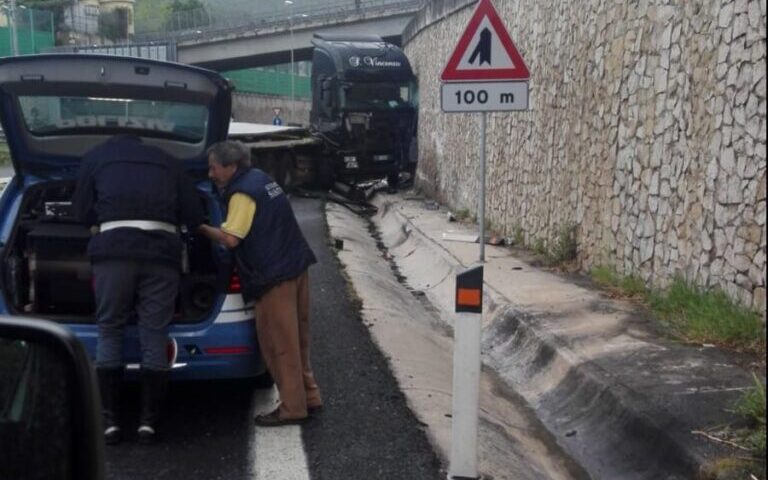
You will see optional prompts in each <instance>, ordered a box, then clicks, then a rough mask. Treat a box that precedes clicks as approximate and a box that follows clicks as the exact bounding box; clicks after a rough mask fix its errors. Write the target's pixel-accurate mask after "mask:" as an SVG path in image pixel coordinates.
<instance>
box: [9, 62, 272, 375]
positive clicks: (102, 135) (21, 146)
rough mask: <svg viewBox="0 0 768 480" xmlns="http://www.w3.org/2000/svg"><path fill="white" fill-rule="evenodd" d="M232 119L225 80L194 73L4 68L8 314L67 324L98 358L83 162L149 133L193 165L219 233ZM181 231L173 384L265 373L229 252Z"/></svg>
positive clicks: (93, 65) (145, 68) (130, 346)
mask: <svg viewBox="0 0 768 480" xmlns="http://www.w3.org/2000/svg"><path fill="white" fill-rule="evenodd" d="M230 110H231V89H230V86H229V84H228V83H227V82H226V80H224V79H223V78H222V77H221V76H219V75H218V74H217V73H215V72H212V71H208V70H204V69H199V68H195V67H191V66H186V65H180V64H173V63H166V62H158V61H152V60H145V59H136V58H129V57H114V56H100V55H72V54H58V55H30V56H22V57H15V58H6V59H0V116H1V120H2V128H3V130H4V131H5V135H6V138H7V142H8V148H9V151H10V154H11V158H12V162H13V168H14V175H13V177H12V178H11V179H10V181H9V182H8V184H7V185H6V186H5V188H4V189H3V190H1V192H2V193H1V194H0V314H2V315H9V316H23V317H32V318H45V319H48V320H53V321H55V322H57V323H59V324H61V325H64V326H66V327H68V328H69V329H71V330H72V331H73V332H74V333H75V334H76V335H77V337H78V338H79V339H80V340H81V341H82V342H83V344H84V345H85V347H86V349H87V351H88V352H89V354H90V355H91V356H92V357H94V356H95V351H96V338H97V329H96V324H95V318H94V299H93V291H92V282H91V270H90V264H89V260H88V258H87V257H86V245H87V242H88V239H89V237H90V235H91V232H90V229H89V226H87V225H82V224H79V223H77V221H76V220H75V219H74V217H73V215H72V203H71V197H72V194H73V191H74V182H75V178H76V176H77V172H78V168H79V163H80V160H81V158H82V156H83V154H84V153H85V152H87V151H88V150H90V149H91V148H92V147H94V146H95V145H97V144H99V143H101V142H103V141H105V140H106V139H107V138H109V137H110V136H112V135H115V134H121V133H132V134H136V135H139V136H140V137H142V139H143V141H144V142H145V143H148V144H151V145H156V146H158V147H160V148H162V149H164V150H165V151H167V152H168V153H170V154H172V155H173V156H175V157H177V158H179V159H181V160H182V161H183V162H184V164H185V166H186V167H187V169H188V171H189V173H190V175H191V176H192V177H193V178H194V179H195V180H196V182H197V185H198V190H199V199H200V202H201V204H202V205H203V206H204V208H205V209H206V211H207V213H208V217H209V221H210V222H211V223H213V224H217V223H218V222H220V221H221V217H222V213H221V210H220V209H219V206H218V204H217V202H216V199H215V197H214V194H213V191H212V187H211V185H210V183H209V181H208V180H207V173H206V172H207V159H206V156H205V151H206V148H207V147H208V146H209V145H211V144H213V143H215V142H218V141H220V140H223V139H225V138H226V136H227V131H228V124H229V119H230ZM181 234H182V235H183V238H184V240H185V244H186V248H185V250H184V255H183V258H182V260H183V261H182V263H183V266H184V267H183V277H182V282H181V287H180V290H179V293H178V299H177V308H176V313H175V317H174V319H173V323H172V326H171V338H172V341H171V342H170V343H169V345H168V356H169V361H170V362H172V365H173V375H172V378H174V379H220V378H221V379H224V378H233V379H234V378H249V377H258V376H260V375H261V374H263V373H264V372H265V367H264V364H263V362H262V360H261V357H260V354H259V350H258V343H257V341H256V334H255V328H254V322H253V310H252V308H249V306H248V305H245V304H244V303H243V300H242V296H241V295H240V290H239V289H240V283H239V280H238V278H237V276H236V274H234V273H233V272H232V270H231V269H230V268H227V265H228V264H229V263H230V262H228V261H227V258H228V257H227V254H226V252H224V251H223V250H222V249H221V247H218V246H216V245H214V244H212V243H211V242H210V241H208V240H207V239H205V238H203V237H201V236H198V235H196V234H195V233H194V232H182V233H181ZM126 333H127V334H126V337H125V349H124V351H125V355H126V362H127V363H128V366H129V370H130V369H131V368H138V362H139V359H140V347H139V343H138V335H137V331H136V328H135V325H133V326H130V327H129V328H128V330H127V332H126Z"/></svg>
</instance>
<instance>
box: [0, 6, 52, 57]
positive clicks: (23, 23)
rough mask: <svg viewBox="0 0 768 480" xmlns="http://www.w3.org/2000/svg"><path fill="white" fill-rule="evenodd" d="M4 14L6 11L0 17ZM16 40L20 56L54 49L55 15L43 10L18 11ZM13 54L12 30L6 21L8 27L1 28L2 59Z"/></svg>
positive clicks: (0, 55) (0, 49)
mask: <svg viewBox="0 0 768 480" xmlns="http://www.w3.org/2000/svg"><path fill="white" fill-rule="evenodd" d="M4 14H5V12H4V11H2V12H0V15H4ZM3 20H7V19H5V18H4V19H3ZM16 39H17V44H18V47H19V55H26V54H30V53H40V52H43V51H45V50H47V49H49V48H51V47H53V46H54V45H55V44H56V34H55V32H54V27H53V14H52V13H51V12H46V11H43V10H32V9H18V10H17V13H16ZM11 54H12V52H11V30H10V28H9V27H8V26H7V21H6V25H5V26H2V27H0V57H8V56H10V55H11Z"/></svg>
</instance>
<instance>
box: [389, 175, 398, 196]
mask: <svg viewBox="0 0 768 480" xmlns="http://www.w3.org/2000/svg"><path fill="white" fill-rule="evenodd" d="M399 184H400V173H398V172H395V173H390V174H389V175H387V185H388V186H389V188H388V189H387V190H388V191H389V192H390V193H394V192H396V191H397V186H398V185H399Z"/></svg>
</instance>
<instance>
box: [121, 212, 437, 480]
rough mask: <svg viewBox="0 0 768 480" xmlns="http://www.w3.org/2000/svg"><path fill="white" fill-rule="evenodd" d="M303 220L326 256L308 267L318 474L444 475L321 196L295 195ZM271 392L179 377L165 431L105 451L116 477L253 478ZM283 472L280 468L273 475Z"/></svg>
mask: <svg viewBox="0 0 768 480" xmlns="http://www.w3.org/2000/svg"><path fill="white" fill-rule="evenodd" d="M293 203H294V208H295V210H296V214H297V217H298V219H299V222H300V224H301V226H302V228H303V230H304V232H305V235H306V236H307V239H308V240H309V242H310V243H311V245H312V248H313V250H314V251H315V254H316V255H317V257H318V261H319V263H318V264H317V265H315V266H314V267H312V268H311V270H310V282H311V296H312V328H313V345H312V348H313V350H312V361H313V367H314V369H315V373H316V376H317V379H318V382H319V384H320V387H321V389H322V391H323V395H324V401H325V407H326V408H325V410H324V412H323V413H322V414H321V416H320V417H319V418H318V419H315V420H313V421H312V422H310V423H309V424H307V425H305V426H304V427H302V439H303V443H304V446H305V451H306V459H307V463H308V466H309V473H310V477H311V478H312V479H313V480H321V479H327V480H331V479H334V480H335V479H371V480H375V479H390V478H403V479H406V478H407V479H409V480H420V479H425V480H426V479H435V480H437V479H442V478H445V474H444V472H441V471H440V465H439V461H438V459H437V457H436V455H435V454H434V452H433V450H432V448H431V446H430V445H429V443H428V441H427V438H426V435H425V433H424V430H423V429H422V426H421V425H420V424H419V423H418V422H417V420H416V419H415V418H414V416H413V414H412V413H411V411H410V410H409V409H408V408H407V406H406V403H405V398H404V396H403V394H402V393H401V392H400V391H399V389H398V386H397V383H396V381H395V379H394V377H393V375H392V373H391V372H390V371H389V368H388V366H387V362H386V359H385V358H384V356H383V355H382V354H381V352H379V350H378V349H377V348H376V346H375V345H374V344H373V342H372V341H371V338H370V336H369V333H368V331H367V329H366V328H365V326H364V325H363V323H362V322H361V319H360V316H359V314H358V310H357V307H356V304H355V301H354V300H353V299H351V298H350V296H349V290H348V288H347V284H346V282H345V280H344V278H343V276H342V273H341V271H340V266H339V264H338V263H337V260H336V258H335V256H334V254H333V252H332V251H331V249H330V246H329V241H328V235H327V226H326V223H325V215H324V212H323V208H322V202H321V201H319V200H315V199H295V200H294V202H293ZM264 395H266V392H265V391H263V390H257V389H254V388H253V386H252V385H249V384H247V383H243V382H207V383H199V382H198V383H180V384H173V385H172V386H171V388H170V392H169V397H168V409H167V412H166V419H165V424H164V426H163V434H164V440H163V442H162V443H160V444H157V445H153V446H140V445H138V444H136V443H135V441H133V440H132V439H129V440H128V441H126V442H124V443H122V444H121V445H119V446H116V447H109V448H108V451H107V459H108V472H109V478H110V479H112V480H118V479H119V480H139V479H141V480H144V479H149V478H152V479H156V480H162V479H173V480H177V479H179V478H198V479H206V480H213V479H228V480H240V479H243V480H245V479H253V478H256V477H255V467H254V464H255V462H256V460H259V461H261V462H264V461H267V462H269V460H270V459H269V458H267V459H265V458H263V457H260V451H259V449H258V448H256V445H257V443H258V442H256V441H255V438H254V436H255V435H258V434H259V432H258V431H257V430H256V429H255V428H254V426H253V423H252V417H253V414H254V405H255V404H257V403H259V401H260V398H261V399H262V400H263V398H262V397H264ZM137 405H138V393H137V392H136V390H135V388H132V389H130V390H129V392H128V396H127V398H126V408H125V409H124V410H125V412H126V414H125V423H126V426H127V427H128V431H133V430H134V428H135V426H134V425H135V423H136V417H137V416H138V413H137V411H136V410H137ZM273 478H276V479H277V477H273Z"/></svg>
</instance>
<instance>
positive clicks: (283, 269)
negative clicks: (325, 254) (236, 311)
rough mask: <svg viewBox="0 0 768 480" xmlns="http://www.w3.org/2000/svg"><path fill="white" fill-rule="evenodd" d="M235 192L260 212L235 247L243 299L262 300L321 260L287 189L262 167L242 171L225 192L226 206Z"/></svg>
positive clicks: (223, 197)
mask: <svg viewBox="0 0 768 480" xmlns="http://www.w3.org/2000/svg"><path fill="white" fill-rule="evenodd" d="M235 193H243V194H245V195H248V196H249V197H251V198H252V199H253V200H254V201H255V202H256V215H255V216H254V218H253V223H252V224H251V229H250V230H249V231H248V234H247V235H246V236H245V238H244V239H243V240H242V241H241V242H240V244H239V245H238V246H237V248H235V251H234V253H235V261H236V264H237V269H238V273H239V274H240V280H241V282H242V292H243V298H244V299H245V300H246V301H250V300H253V299H258V298H260V297H261V296H262V295H264V293H266V292H267V290H269V289H270V288H272V287H274V286H275V285H277V284H278V283H280V282H282V281H284V280H290V279H293V278H296V277H298V276H299V275H301V274H302V273H303V272H304V271H305V270H306V269H307V268H308V267H309V266H310V265H312V264H313V263H317V259H316V258H315V255H314V253H312V250H311V249H310V248H309V244H308V243H307V241H306V240H305V239H304V235H303V234H302V233H301V230H300V229H299V224H298V223H297V222H296V217H295V215H294V214H293V208H291V204H290V202H289V201H288V197H286V196H285V194H284V193H283V190H282V189H281V188H280V186H279V185H278V184H277V182H275V181H274V180H273V179H272V178H270V177H269V176H268V175H267V174H266V173H264V172H262V171H261V170H259V169H255V168H253V169H249V170H239V171H238V172H237V173H236V174H235V176H234V177H233V178H232V180H231V181H230V183H229V185H228V186H227V188H226V189H225V190H224V191H223V192H222V200H223V205H224V208H225V209H226V208H227V207H228V205H229V200H230V198H231V197H232V195H234V194H235Z"/></svg>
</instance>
